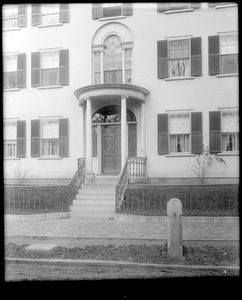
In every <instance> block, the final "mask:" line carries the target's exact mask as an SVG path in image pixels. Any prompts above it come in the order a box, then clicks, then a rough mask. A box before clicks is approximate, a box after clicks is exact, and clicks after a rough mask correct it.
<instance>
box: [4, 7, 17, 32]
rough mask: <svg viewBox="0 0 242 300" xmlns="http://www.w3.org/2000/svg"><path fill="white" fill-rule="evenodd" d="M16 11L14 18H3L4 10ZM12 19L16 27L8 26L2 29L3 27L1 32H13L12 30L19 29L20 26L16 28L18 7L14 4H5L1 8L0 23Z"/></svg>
mask: <svg viewBox="0 0 242 300" xmlns="http://www.w3.org/2000/svg"><path fill="white" fill-rule="evenodd" d="M13 8H14V9H16V12H17V13H16V17H14V18H13V17H10V18H5V17H4V13H3V12H4V11H6V10H10V9H13ZM12 19H16V26H10V27H4V26H3V30H14V29H20V26H18V5H16V4H7V5H3V7H2V22H3V23H4V21H6V20H7V21H9V20H12Z"/></svg>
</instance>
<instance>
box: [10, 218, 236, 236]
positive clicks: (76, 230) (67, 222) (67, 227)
mask: <svg viewBox="0 0 242 300" xmlns="http://www.w3.org/2000/svg"><path fill="white" fill-rule="evenodd" d="M4 225H5V235H6V236H28V237H30V236H36V237H37V236H38V237H40V236H43V237H48V238H50V237H52V238H53V237H59V238H62V237H68V238H81V237H83V238H125V239H147V240H151V239H154V240H163V239H167V225H166V224H160V223H138V222H137V223H135V222H118V221H116V220H107V219H88V218H80V219H78V218H69V219H59V220H43V221H33V220H31V221H6V222H5V224H4ZM183 239H184V240H218V241H219V240H228V241H230V240H231V241H238V240H239V224H202V223H183Z"/></svg>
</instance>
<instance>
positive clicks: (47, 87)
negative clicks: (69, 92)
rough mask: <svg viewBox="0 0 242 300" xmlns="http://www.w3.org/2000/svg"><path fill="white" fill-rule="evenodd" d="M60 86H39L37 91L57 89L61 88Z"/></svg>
mask: <svg viewBox="0 0 242 300" xmlns="http://www.w3.org/2000/svg"><path fill="white" fill-rule="evenodd" d="M62 87H63V86H62V85H49V86H39V87H38V90H45V89H59V88H62Z"/></svg>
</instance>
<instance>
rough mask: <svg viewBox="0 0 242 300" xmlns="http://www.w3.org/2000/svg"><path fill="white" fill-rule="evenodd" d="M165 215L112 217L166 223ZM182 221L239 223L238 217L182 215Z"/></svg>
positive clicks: (119, 219)
mask: <svg viewBox="0 0 242 300" xmlns="http://www.w3.org/2000/svg"><path fill="white" fill-rule="evenodd" d="M167 218H168V217H167V216H137V215H136V216H135V215H127V214H115V216H114V219H115V220H116V221H119V222H139V223H167ZM182 222H183V223H206V224H239V217H188V216H187V217H186V216H182Z"/></svg>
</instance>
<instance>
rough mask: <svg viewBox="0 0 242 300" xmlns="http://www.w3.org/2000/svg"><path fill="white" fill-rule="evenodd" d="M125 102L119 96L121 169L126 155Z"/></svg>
mask: <svg viewBox="0 0 242 300" xmlns="http://www.w3.org/2000/svg"><path fill="white" fill-rule="evenodd" d="M126 110H127V103H126V97H125V96H121V169H123V167H124V164H125V161H126V157H127V116H126Z"/></svg>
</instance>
